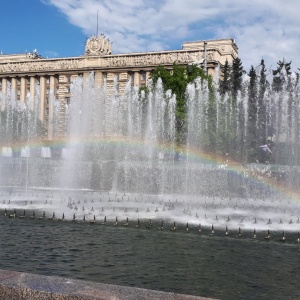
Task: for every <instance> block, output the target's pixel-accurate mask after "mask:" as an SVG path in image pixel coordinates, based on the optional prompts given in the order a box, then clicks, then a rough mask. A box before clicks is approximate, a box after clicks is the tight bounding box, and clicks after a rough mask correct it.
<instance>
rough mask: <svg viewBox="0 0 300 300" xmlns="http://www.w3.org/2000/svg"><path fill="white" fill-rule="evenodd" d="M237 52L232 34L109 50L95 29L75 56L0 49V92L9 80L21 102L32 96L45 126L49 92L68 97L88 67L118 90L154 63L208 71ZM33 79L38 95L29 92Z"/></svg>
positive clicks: (141, 79) (139, 80)
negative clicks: (178, 45)
mask: <svg viewBox="0 0 300 300" xmlns="http://www.w3.org/2000/svg"><path fill="white" fill-rule="evenodd" d="M237 55H238V48H237V45H236V44H235V41H234V40H233V39H220V40H208V41H194V42H185V43H183V44H182V49H181V50H171V51H156V52H141V53H126V54H112V47H111V42H110V41H109V40H108V39H107V38H106V37H105V36H104V35H103V34H101V35H100V36H92V37H90V38H89V39H88V40H87V41H86V44H85V54H84V55H82V56H79V57H65V58H43V57H41V56H40V55H38V53H37V52H36V51H34V52H32V53H24V54H8V55H7V54H1V55H0V92H1V93H2V95H5V94H6V92H7V89H8V86H9V87H10V90H11V91H13V92H14V94H15V97H16V99H17V100H18V101H22V102H24V101H25V100H26V97H27V96H28V95H29V94H30V97H32V98H34V97H38V101H39V118H40V120H41V121H42V122H43V124H44V125H45V127H48V124H49V122H50V119H51V114H52V113H53V108H52V107H51V105H50V103H51V101H49V97H50V95H54V97H55V98H56V99H58V100H59V102H60V103H61V104H67V103H69V102H70V85H71V83H72V80H73V79H74V78H75V77H77V76H83V78H84V77H86V76H87V75H88V74H89V73H90V72H94V76H95V83H96V84H99V85H102V84H103V83H104V82H106V87H107V90H108V91H109V90H110V89H113V88H115V86H116V82H117V87H118V91H119V93H122V92H123V91H124V88H125V86H126V83H127V82H128V80H129V79H131V82H132V84H133V85H138V86H143V85H145V84H146V82H147V80H148V78H149V76H150V74H151V71H152V70H154V69H155V68H156V67H157V66H159V65H161V66H164V67H166V68H170V69H171V68H172V65H173V64H174V63H177V64H179V65H187V64H198V65H202V66H203V68H205V70H206V72H207V74H212V75H213V74H214V72H215V69H216V67H217V66H218V65H223V64H224V63H225V61H226V60H228V62H229V63H231V62H232V60H233V59H234V58H235V57H237ZM36 85H38V86H39V95H35V92H36ZM62 107H63V105H62ZM2 109H4V104H3V103H2ZM63 113H64V112H63V111H62V115H63ZM49 129H50V128H49ZM48 138H49V139H52V132H51V130H48Z"/></svg>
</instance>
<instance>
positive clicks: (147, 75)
mask: <svg viewBox="0 0 300 300" xmlns="http://www.w3.org/2000/svg"><path fill="white" fill-rule="evenodd" d="M150 75H151V72H149V71H147V72H146V82H147V81H148V80H149V78H150Z"/></svg>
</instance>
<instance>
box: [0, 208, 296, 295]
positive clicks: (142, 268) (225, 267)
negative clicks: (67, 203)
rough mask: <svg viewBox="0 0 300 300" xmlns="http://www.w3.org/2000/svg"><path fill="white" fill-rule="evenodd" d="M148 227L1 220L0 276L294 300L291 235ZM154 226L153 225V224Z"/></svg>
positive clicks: (156, 225)
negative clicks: (283, 237)
mask: <svg viewBox="0 0 300 300" xmlns="http://www.w3.org/2000/svg"><path fill="white" fill-rule="evenodd" d="M148 223H149V221H148V220H143V221H141V223H140V225H141V226H140V228H135V226H134V224H129V226H128V227H125V226H122V224H121V225H118V226H112V224H113V221H111V222H108V224H107V225H105V226H101V225H100V224H95V225H91V224H89V223H83V222H81V223H76V222H75V223H74V222H59V221H49V220H47V221H46V220H39V219H36V220H29V219H17V218H7V217H4V216H3V212H1V217H0V226H1V229H2V230H1V241H0V249H1V251H0V261H1V264H0V268H2V269H12V270H16V271H24V272H31V273H38V274H43V275H56V276H66V277H70V278H77V279H84V280H92V281H98V282H103V283H111V284H119V285H125V286H134V287H141V288H148V289H154V290H161V291H170V292H178V293H185V294H193V295H200V296H207V297H214V298H219V299H258V298H259V299H299V298H300V284H299V280H298V278H299V276H300V271H299V268H298V265H297V264H296V262H297V261H299V244H297V243H296V239H297V236H296V235H295V233H286V242H285V243H280V242H279V240H280V238H281V234H282V233H281V232H280V233H272V239H271V240H270V241H265V240H264V236H265V235H266V233H265V232H257V239H256V240H253V239H252V232H243V234H242V236H241V237H238V232H229V234H228V236H225V232H223V231H222V232H221V231H220V230H219V231H218V230H215V234H214V235H213V236H212V235H211V228H203V230H202V232H201V234H199V232H198V228H197V227H196V226H195V227H192V226H190V227H189V232H188V233H187V232H186V231H185V226H184V225H181V227H180V226H179V227H178V230H177V231H176V232H171V231H170V230H169V228H170V227H172V224H164V225H165V226H164V228H165V229H164V230H157V229H156V228H157V227H158V226H159V225H160V222H159V221H156V222H155V223H153V226H152V229H146V226H147V224H148ZM156 223H157V224H156Z"/></svg>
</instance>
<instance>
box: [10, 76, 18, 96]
mask: <svg viewBox="0 0 300 300" xmlns="http://www.w3.org/2000/svg"><path fill="white" fill-rule="evenodd" d="M11 92H12V93H14V94H15V96H16V99H17V79H16V78H14V77H13V78H12V79H11Z"/></svg>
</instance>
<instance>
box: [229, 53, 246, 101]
mask: <svg viewBox="0 0 300 300" xmlns="http://www.w3.org/2000/svg"><path fill="white" fill-rule="evenodd" d="M244 73H245V72H244V69H243V65H242V61H241V59H240V58H239V57H236V58H235V59H234V60H233V62H232V68H231V74H230V87H231V93H232V96H233V98H234V99H236V97H237V94H238V91H241V89H242V83H243V74H244Z"/></svg>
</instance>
